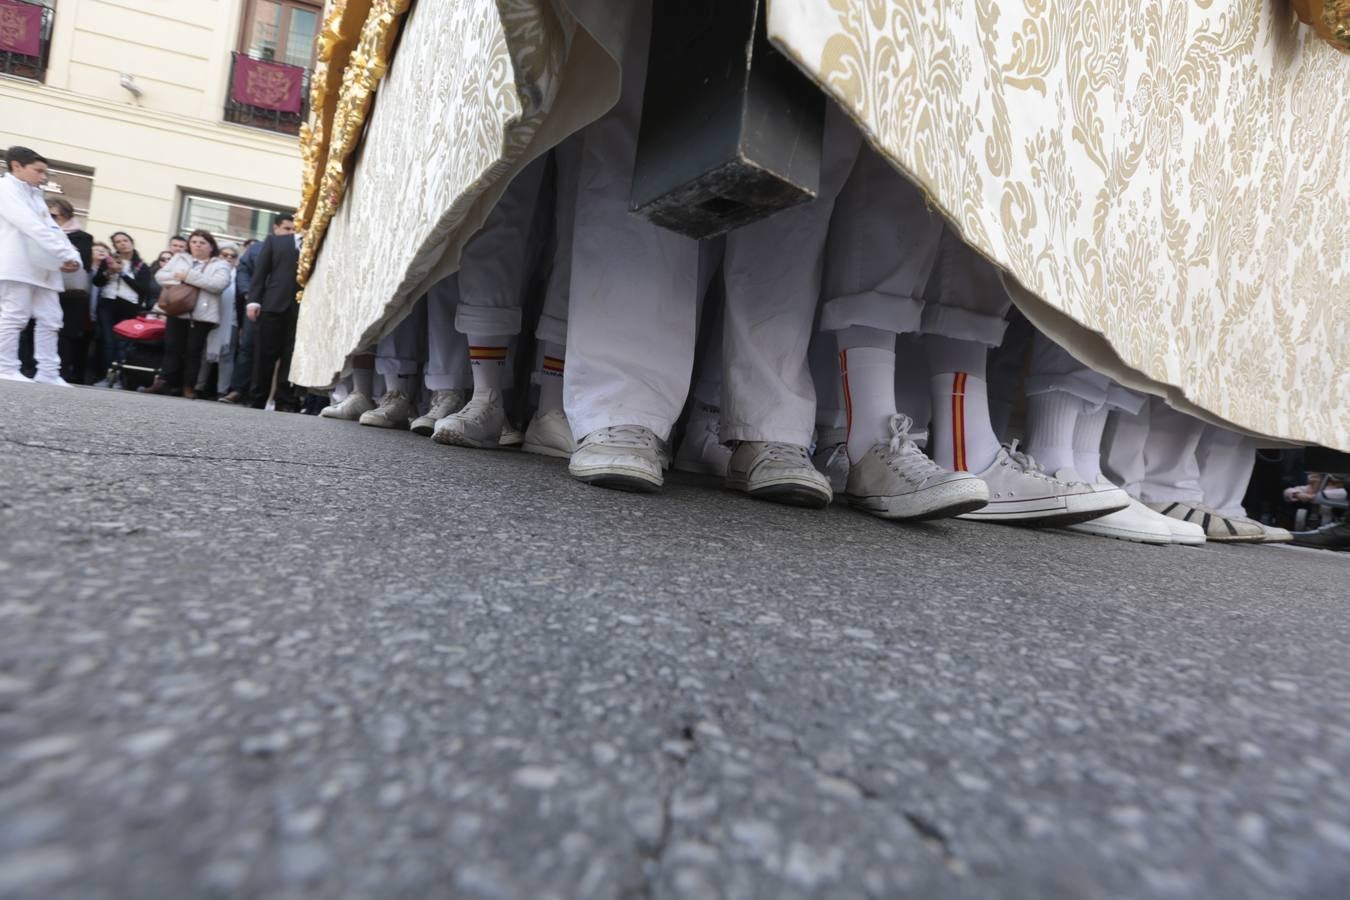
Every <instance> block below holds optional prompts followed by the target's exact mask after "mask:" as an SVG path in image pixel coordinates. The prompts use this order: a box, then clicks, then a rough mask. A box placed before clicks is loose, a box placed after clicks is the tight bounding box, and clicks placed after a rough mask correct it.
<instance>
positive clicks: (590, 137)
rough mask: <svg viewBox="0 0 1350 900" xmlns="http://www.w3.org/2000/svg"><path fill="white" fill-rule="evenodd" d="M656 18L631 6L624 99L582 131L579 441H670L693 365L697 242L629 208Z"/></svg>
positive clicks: (573, 318) (574, 370) (576, 251)
mask: <svg viewBox="0 0 1350 900" xmlns="http://www.w3.org/2000/svg"><path fill="white" fill-rule="evenodd" d="M650 24H651V6H650V4H649V3H641V4H640V5H635V8H634V9H633V22H632V27H631V29H630V34H629V39H628V41H627V43H626V48H627V53H626V58H625V59H624V60H623V89H622V96H621V98H620V100H619V104H618V106H616V107H615V108H614V109H613V110H611V111H610V112H609V113H608V114H607V115H606V116H605V117H604V118H603V119H601V120H600V121H598V122H596V123H595V124H594V125H592V126H590V127H589V128H588V129H587V130H586V132H585V133H584V135H583V137H584V141H583V148H582V159H581V170H580V172H579V175H578V181H577V209H576V219H575V223H574V228H573V233H572V240H573V245H572V260H573V265H572V289H571V309H570V311H569V322H568V329H567V377H566V379H565V382H564V386H563V394H564V398H565V405H566V412H567V418H568V421H569V422H570V423H571V425H572V432H573V435H574V436H575V437H576V439H577V440H578V441H580V440H581V439H582V438H583V437H585V436H586V435H587V434H589V433H590V432H592V431H595V430H597V429H600V428H605V427H607V426H611V425H640V426H643V427H646V428H650V429H651V430H652V431H654V432H655V433H656V434H657V436H658V437H660V438H663V439H664V438H668V437H669V436H670V429H671V427H672V426H673V425H674V423H675V420H676V419H677V418H679V415H680V411H681V410H682V409H683V407H684V401H685V397H686V395H687V394H688V392H689V378H690V374H691V372H692V371H693V366H694V344H695V342H696V340H697V322H698V301H699V297H698V252H699V246H698V242H697V241H694V240H691V239H690V238H687V237H684V236H683V235H679V234H676V233H674V232H673V231H667V230H666V229H664V228H660V227H658V226H656V225H653V224H651V223H650V222H645V221H642V220H639V219H636V218H634V217H633V216H632V215H631V214H630V213H629V211H628V202H629V196H630V193H631V190H630V188H631V184H632V178H633V163H634V159H635V157H636V153H637V137H638V121H639V119H640V117H641V113H642V91H643V87H644V84H645V81H646V74H647V44H648V39H649V36H650Z"/></svg>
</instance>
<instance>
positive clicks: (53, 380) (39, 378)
mask: <svg viewBox="0 0 1350 900" xmlns="http://www.w3.org/2000/svg"><path fill="white" fill-rule="evenodd" d="M33 383H34V384H50V385H52V386H53V387H70V382H69V381H66V380H65V379H64V378H62V377H61V376H60V374H59V373H55V372H38V373H37V375H36V376H34V378H33Z"/></svg>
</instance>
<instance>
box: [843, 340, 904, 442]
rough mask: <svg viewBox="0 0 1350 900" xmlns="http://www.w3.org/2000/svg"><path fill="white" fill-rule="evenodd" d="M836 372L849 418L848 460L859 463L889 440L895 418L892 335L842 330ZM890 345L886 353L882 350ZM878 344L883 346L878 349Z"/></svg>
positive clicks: (893, 342) (893, 347)
mask: <svg viewBox="0 0 1350 900" xmlns="http://www.w3.org/2000/svg"><path fill="white" fill-rule="evenodd" d="M837 337H838V340H839V371H840V373H841V374H842V375H843V379H844V410H845V413H846V414H847V416H848V458H849V459H850V460H851V461H853V462H858V461H859V460H860V459H862V458H863V455H864V454H865V453H867V451H868V450H870V449H872V447H873V445H875V444H877V443H878V442H880V441H885V440H889V439H890V436H891V428H890V422H891V416H893V415H895V335H894V334H893V333H892V332H889V331H884V330H882V329H879V328H862V327H858V326H854V327H850V328H845V329H843V330H842V331H840V332H839V333H838V335H837ZM887 342H889V348H888V349H882V347H883V346H885V345H886V344H887ZM878 344H880V345H882V346H877V345H878Z"/></svg>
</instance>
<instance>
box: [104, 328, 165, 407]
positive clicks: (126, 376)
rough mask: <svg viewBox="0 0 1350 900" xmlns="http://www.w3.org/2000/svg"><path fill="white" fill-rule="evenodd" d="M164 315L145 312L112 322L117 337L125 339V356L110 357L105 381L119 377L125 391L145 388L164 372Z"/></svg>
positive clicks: (110, 381)
mask: <svg viewBox="0 0 1350 900" xmlns="http://www.w3.org/2000/svg"><path fill="white" fill-rule="evenodd" d="M164 328H165V324H164V316H163V315H161V314H160V313H158V312H148V313H144V314H142V315H139V316H137V317H136V318H134V319H127V320H126V321H124V322H118V323H117V324H116V325H114V326H113V331H114V332H116V334H117V336H118V337H119V338H122V339H123V340H125V341H126V342H127V356H126V360H125V361H123V362H118V361H116V360H114V361H113V363H112V365H111V366H110V367H109V369H108V382H109V383H110V384H111V383H112V381H113V380H114V379H121V382H122V387H123V388H124V389H125V390H128V391H133V390H135V391H139V390H144V389H145V388H147V387H149V386H150V385H152V384H154V381H155V379H156V378H158V377H160V375H161V374H163V365H164Z"/></svg>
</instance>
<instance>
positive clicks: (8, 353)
mask: <svg viewBox="0 0 1350 900" xmlns="http://www.w3.org/2000/svg"><path fill="white" fill-rule="evenodd" d="M37 291H38V288H37V287H35V286H33V285H31V284H24V283H23V282H19V281H0V374H5V375H10V374H13V373H15V372H18V371H19V335H21V334H23V330H24V329H25V328H27V327H28V320H29V319H31V318H33V303H34V299H35V295H36V293H37ZM57 305H58V308H59V306H60V304H59V302H58V304H57Z"/></svg>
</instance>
